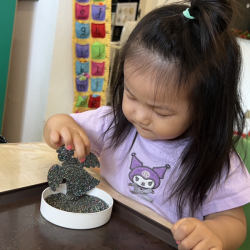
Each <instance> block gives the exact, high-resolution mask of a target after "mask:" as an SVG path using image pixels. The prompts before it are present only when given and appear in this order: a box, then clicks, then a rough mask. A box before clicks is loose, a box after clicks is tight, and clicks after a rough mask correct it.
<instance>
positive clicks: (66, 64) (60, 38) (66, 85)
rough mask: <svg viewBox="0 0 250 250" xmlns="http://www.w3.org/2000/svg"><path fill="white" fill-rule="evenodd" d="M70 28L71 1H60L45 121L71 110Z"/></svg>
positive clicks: (72, 86) (72, 90)
mask: <svg viewBox="0 0 250 250" xmlns="http://www.w3.org/2000/svg"><path fill="white" fill-rule="evenodd" d="M72 26H73V25H72V1H71V0H60V3H59V8H58V19H57V27H56V34H55V43H54V51H53V60H52V67H51V76H50V85H49V93H48V102H47V107H46V114H45V120H47V119H48V118H49V117H50V116H52V115H54V114H58V113H67V114H69V113H71V112H72V110H73V102H74V85H73V84H74V83H73V71H72V69H73V65H72V63H73V55H72V53H73V51H72Z"/></svg>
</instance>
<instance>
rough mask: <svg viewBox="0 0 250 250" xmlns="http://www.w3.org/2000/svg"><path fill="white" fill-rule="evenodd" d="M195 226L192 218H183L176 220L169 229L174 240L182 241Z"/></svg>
mask: <svg viewBox="0 0 250 250" xmlns="http://www.w3.org/2000/svg"><path fill="white" fill-rule="evenodd" d="M195 227H196V223H195V221H194V220H192V219H189V218H183V219H181V220H179V221H177V222H176V223H175V224H174V225H173V226H172V228H171V231H172V233H173V235H174V239H175V240H176V241H182V240H183V239H185V238H186V237H187V236H188V235H189V234H191V233H192V232H193V230H194V229H195Z"/></svg>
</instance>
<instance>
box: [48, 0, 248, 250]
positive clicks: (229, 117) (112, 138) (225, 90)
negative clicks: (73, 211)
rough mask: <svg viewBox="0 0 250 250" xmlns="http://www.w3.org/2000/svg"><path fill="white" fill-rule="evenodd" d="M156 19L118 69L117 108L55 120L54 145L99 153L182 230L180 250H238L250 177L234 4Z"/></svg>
mask: <svg viewBox="0 0 250 250" xmlns="http://www.w3.org/2000/svg"><path fill="white" fill-rule="evenodd" d="M190 2H191V4H190V5H186V4H183V3H182V4H172V5H166V6H163V7H161V8H158V9H156V10H154V11H152V12H150V13H149V14H148V15H147V16H145V17H144V18H143V19H142V20H141V21H140V22H139V24H138V25H137V27H136V28H135V29H134V31H133V32H132V34H131V35H130V37H129V39H128V41H127V42H126V44H124V46H123V47H122V49H121V50H120V51H119V54H118V55H117V56H116V59H115V63H114V67H115V68H114V70H113V72H114V73H113V75H112V78H111V89H112V107H107V106H106V107H101V108H99V109H97V110H93V111H88V112H84V113H78V114H71V115H70V116H68V115H55V116H53V117H51V118H50V119H49V120H48V121H47V123H46V124H45V128H44V137H45V140H46V142H47V143H48V145H50V146H51V147H52V148H55V149H56V148H58V147H59V146H61V145H63V144H65V145H66V147H67V148H68V149H72V148H73V149H75V151H76V153H77V155H78V158H79V160H80V161H81V162H83V161H84V158H85V156H86V155H88V154H89V153H90V151H92V152H93V153H95V154H96V155H97V156H98V157H100V162H101V175H102V176H103V177H104V178H105V179H106V180H107V181H108V182H109V183H110V185H112V186H113V187H114V188H115V189H116V190H118V191H119V192H120V193H122V194H123V195H126V196H128V197H130V198H131V199H134V200H136V201H138V202H140V203H142V204H144V205H146V206H148V207H150V208H151V209H153V210H154V211H156V212H157V213H159V214H160V215H162V216H163V217H164V218H166V219H167V220H168V221H170V222H171V223H173V227H172V232H173V235H174V238H175V240H176V241H177V243H178V244H179V249H193V250H208V249H210V250H221V249H224V250H225V249H227V250H228V249H237V248H238V247H239V246H240V245H241V244H242V242H243V241H244V238H245V235H246V221H245V216H244V212H243V210H242V208H241V206H242V205H244V204H246V203H248V202H250V196H249V192H250V177H249V174H248V172H247V170H246V168H245V166H244V164H243V163H242V161H241V159H240V158H239V156H238V155H237V153H236V152H235V147H234V145H235V141H234V140H235V139H237V138H233V130H234V129H237V131H239V132H241V131H242V128H243V126H244V115H243V112H242V109H241V105H240V96H239V89H238V82H239V75H240V67H241V63H240V62H241V60H240V59H241V58H240V51H239V46H238V44H237V42H236V40H235V37H234V36H233V34H232V33H231V31H230V21H231V20H232V16H233V6H232V2H230V1H228V0H220V1H215V0H207V1H205V0H194V1H190Z"/></svg>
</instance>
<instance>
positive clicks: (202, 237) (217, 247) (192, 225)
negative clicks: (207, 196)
mask: <svg viewBox="0 0 250 250" xmlns="http://www.w3.org/2000/svg"><path fill="white" fill-rule="evenodd" d="M171 230H172V233H173V235H174V238H175V240H176V241H177V243H179V248H178V249H180V250H191V249H193V250H198V249H199V250H236V249H238V248H239V246H240V245H241V244H242V243H243V242H244V239H245V237H246V218H245V214H244V211H243V209H242V207H238V208H234V209H230V210H227V211H223V212H219V213H214V214H210V215H208V216H206V217H205V221H200V220H198V219H195V218H183V219H181V220H179V221H177V222H176V223H175V224H174V225H173V227H172V229H171Z"/></svg>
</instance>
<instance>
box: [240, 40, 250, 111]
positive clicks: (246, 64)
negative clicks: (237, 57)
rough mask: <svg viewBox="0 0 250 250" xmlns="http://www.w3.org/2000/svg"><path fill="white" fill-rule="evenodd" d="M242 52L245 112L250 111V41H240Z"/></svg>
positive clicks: (242, 84)
mask: <svg viewBox="0 0 250 250" xmlns="http://www.w3.org/2000/svg"><path fill="white" fill-rule="evenodd" d="M238 41H239V44H240V47H241V51H242V55H243V58H242V81H241V90H242V100H243V104H244V111H245V112H246V111H247V110H250V41H249V40H245V39H238Z"/></svg>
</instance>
